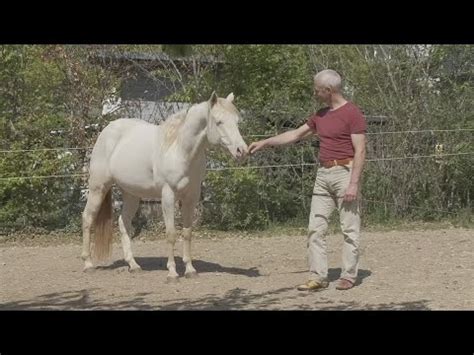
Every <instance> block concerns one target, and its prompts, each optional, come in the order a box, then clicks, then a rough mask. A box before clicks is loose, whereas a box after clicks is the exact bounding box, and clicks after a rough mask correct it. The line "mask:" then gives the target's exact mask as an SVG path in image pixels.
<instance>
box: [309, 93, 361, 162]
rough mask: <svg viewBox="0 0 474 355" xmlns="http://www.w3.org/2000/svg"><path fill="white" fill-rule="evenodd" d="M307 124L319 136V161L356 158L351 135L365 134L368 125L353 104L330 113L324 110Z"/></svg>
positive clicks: (328, 110) (346, 104)
mask: <svg viewBox="0 0 474 355" xmlns="http://www.w3.org/2000/svg"><path fill="white" fill-rule="evenodd" d="M306 124H307V125H308V126H309V127H310V128H311V130H312V131H313V132H314V133H315V134H318V135H319V140H320V150H319V160H320V161H323V162H324V161H328V160H336V159H337V160H339V159H345V158H351V157H353V156H354V147H353V145H352V140H351V134H357V133H365V132H366V130H367V124H366V122H365V117H364V114H363V113H362V111H361V110H360V109H359V108H358V107H357V106H356V105H355V104H353V103H352V102H349V101H348V102H347V103H345V104H344V105H342V106H341V107H339V108H337V109H335V110H333V111H330V109H329V107H326V108H323V109H321V110H319V111H318V112H316V114H314V115H313V116H311V117H310V118H309V119H308V121H307V122H306Z"/></svg>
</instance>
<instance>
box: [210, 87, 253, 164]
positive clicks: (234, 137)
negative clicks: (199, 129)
mask: <svg viewBox="0 0 474 355" xmlns="http://www.w3.org/2000/svg"><path fill="white" fill-rule="evenodd" d="M233 100H234V94H232V93H231V94H229V96H227V97H226V98H225V99H223V98H218V97H217V95H216V93H215V92H213V93H212V95H211V98H210V99H209V101H208V102H209V117H208V122H207V139H208V141H209V143H210V144H213V145H217V144H220V145H221V146H223V147H226V148H227V149H228V150H229V152H230V153H231V154H232V156H233V157H234V158H236V159H238V158H243V157H244V156H245V155H246V154H247V144H245V142H244V140H243V138H242V136H241V135H240V131H239V126H238V124H239V121H240V120H241V117H240V114H239V111H238V110H237V109H236V107H235V106H234V104H233V103H232V101H233Z"/></svg>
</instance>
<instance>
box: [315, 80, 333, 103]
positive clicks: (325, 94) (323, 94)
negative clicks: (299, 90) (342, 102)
mask: <svg viewBox="0 0 474 355" xmlns="http://www.w3.org/2000/svg"><path fill="white" fill-rule="evenodd" d="M314 95H315V97H316V98H317V99H319V100H320V101H322V102H326V103H327V102H329V101H330V100H331V90H330V89H329V88H327V87H324V86H322V85H321V84H319V83H318V82H315V83H314Z"/></svg>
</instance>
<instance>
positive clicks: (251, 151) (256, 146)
mask: <svg viewBox="0 0 474 355" xmlns="http://www.w3.org/2000/svg"><path fill="white" fill-rule="evenodd" d="M266 145H267V143H266V140H265V139H264V140H261V141H258V142H253V143H252V144H250V145H249V149H248V152H249V154H250V155H252V154H254V153H255V152H256V151H257V150H260V149H262V148H263V147H265V146H266Z"/></svg>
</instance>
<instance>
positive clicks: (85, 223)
mask: <svg viewBox="0 0 474 355" xmlns="http://www.w3.org/2000/svg"><path fill="white" fill-rule="evenodd" d="M110 187H111V185H110V184H106V185H102V186H98V187H91V188H89V194H88V197H87V203H86V207H85V209H84V212H83V213H82V254H81V258H82V260H84V271H90V270H92V269H93V268H94V265H93V264H92V259H91V229H92V225H93V224H94V221H95V219H96V217H97V214H98V213H99V210H100V207H101V205H102V202H103V200H104V198H105V196H106V194H107V192H108V191H109V190H110Z"/></svg>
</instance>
